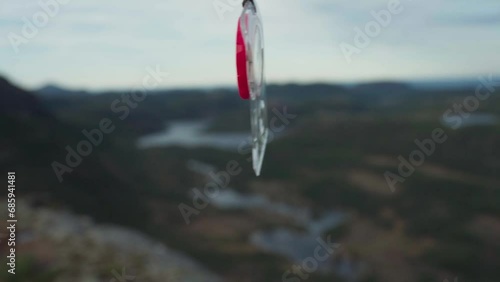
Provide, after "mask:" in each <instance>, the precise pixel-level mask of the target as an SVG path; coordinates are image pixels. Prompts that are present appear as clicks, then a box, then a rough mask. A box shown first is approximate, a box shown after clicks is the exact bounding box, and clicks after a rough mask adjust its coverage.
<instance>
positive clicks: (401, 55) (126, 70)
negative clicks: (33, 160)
mask: <svg viewBox="0 0 500 282" xmlns="http://www.w3.org/2000/svg"><path fill="white" fill-rule="evenodd" d="M57 1H59V2H57ZM393 1H397V0H370V1H352V0H286V1H285V0H283V1H278V0H260V1H257V3H258V4H259V8H260V12H261V14H262V18H263V25H264V36H265V45H266V47H265V64H266V70H265V72H266V78H267V81H268V82H270V83H289V82H294V83H310V82H331V83H352V82H361V81H376V80H414V79H435V78H454V77H457V78H462V77H473V78H474V77H477V76H479V75H486V74H499V73H500V52H499V50H500V1H498V0H475V1H470V0H413V1H412V0H401V1H399V6H397V7H398V9H396V10H397V11H399V12H397V13H396V12H395V9H389V7H396V6H394V5H396V4H394V2H393ZM49 2H50V3H52V5H48V6H50V7H56V8H54V9H52V10H49V11H54V12H51V13H50V15H48V12H46V10H44V9H43V7H42V6H44V5H42V4H40V3H49ZM241 10H242V8H241V0H183V1H181V0H177V1H173V0H141V1H126V0H106V1H102V0H8V1H6V0H2V1H1V2H0V75H2V76H6V77H7V78H9V79H11V80H13V81H14V82H15V83H18V84H20V85H22V86H24V87H26V88H28V89H36V88H39V87H41V86H43V85H45V84H48V83H53V84H57V85H61V86H63V87H68V88H74V89H82V88H83V89H88V90H104V89H114V88H124V87H133V86H136V85H138V84H140V82H141V81H142V78H143V77H144V76H145V75H147V72H146V68H148V67H150V68H155V67H157V66H158V67H159V68H160V69H161V70H162V71H164V72H168V73H169V74H170V75H169V77H168V79H166V80H164V81H162V82H161V85H160V87H162V88H178V87H216V86H235V85H236V68H235V49H236V48H235V38H236V25H237V19H238V17H239V16H240V13H241ZM380 11H387V12H382V13H384V14H386V15H387V13H389V15H390V20H387V21H385V22H382V21H380V22H373V21H376V20H375V18H374V16H373V13H380ZM44 15H46V17H45V18H44ZM35 21H37V22H38V26H35V28H36V31H35V32H32V33H29V32H28V33H26V32H24V33H23V28H24V30H25V31H26V30H29V28H27V26H29V25H30V24H32V23H34V22H35ZM370 22H371V23H370ZM381 23H382V24H383V25H382V24H381ZM367 25H368V26H371V27H372V30H371V33H370V35H367V36H368V38H369V43H368V44H366V42H365V44H356V41H355V36H356V34H358V35H359V33H358V31H359V30H361V31H362V32H363V34H366V31H364V30H365V28H366V26H367ZM377 26H378V27H379V28H378V29H377ZM358 43H359V42H358ZM362 43H363V42H362ZM342 46H343V47H342ZM346 46H348V48H347V47H346ZM16 48H17V51H18V52H16ZM346 50H348V51H349V52H351V55H350V56H347V57H348V58H349V60H348V59H347V57H346ZM353 50H354V51H353Z"/></svg>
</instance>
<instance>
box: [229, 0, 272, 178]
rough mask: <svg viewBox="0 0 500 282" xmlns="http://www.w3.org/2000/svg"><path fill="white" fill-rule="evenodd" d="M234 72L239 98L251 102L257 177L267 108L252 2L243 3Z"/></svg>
mask: <svg viewBox="0 0 500 282" xmlns="http://www.w3.org/2000/svg"><path fill="white" fill-rule="evenodd" d="M236 69H237V72H238V91H239V94H240V97H241V98H242V99H245V100H250V123H251V128H252V160H253V169H254V171H255V174H256V175H257V176H259V175H260V170H261V168H262V162H263V160H264V153H265V151H266V144H267V137H268V128H267V125H268V123H267V105H266V81H265V78H264V33H263V30H262V21H261V18H260V15H259V11H258V9H257V6H256V4H255V1H254V0H245V1H243V12H242V14H241V16H240V18H239V20H238V32H237V35H236Z"/></svg>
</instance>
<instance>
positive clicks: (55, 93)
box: [35, 84, 88, 97]
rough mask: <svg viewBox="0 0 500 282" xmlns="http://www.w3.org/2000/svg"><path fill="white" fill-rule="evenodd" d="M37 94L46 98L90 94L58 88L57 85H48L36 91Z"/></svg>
mask: <svg viewBox="0 0 500 282" xmlns="http://www.w3.org/2000/svg"><path fill="white" fill-rule="evenodd" d="M35 94H38V95H41V96H44V97H59V96H66V95H87V94H88V92H86V91H82V90H76V91H75V90H68V89H65V88H62V87H60V86H57V85H55V84H48V85H46V86H44V87H42V88H40V89H38V90H36V91H35Z"/></svg>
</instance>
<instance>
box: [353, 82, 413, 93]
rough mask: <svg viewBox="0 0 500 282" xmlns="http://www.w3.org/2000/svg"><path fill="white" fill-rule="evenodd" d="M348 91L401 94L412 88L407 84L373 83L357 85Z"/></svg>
mask: <svg viewBox="0 0 500 282" xmlns="http://www.w3.org/2000/svg"><path fill="white" fill-rule="evenodd" d="M349 90H350V91H351V92H353V93H360V94H391V93H398V94H403V93H407V92H410V91H413V87H412V86H411V85H409V84H406V83H399V82H374V83H363V84H357V85H355V86H353V87H352V88H350V89H349Z"/></svg>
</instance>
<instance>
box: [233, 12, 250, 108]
mask: <svg viewBox="0 0 500 282" xmlns="http://www.w3.org/2000/svg"><path fill="white" fill-rule="evenodd" d="M247 19H248V17H247ZM236 69H237V72H238V90H239V92H240V97H241V98H242V99H245V100H248V99H250V86H249V85H248V69H247V50H246V45H245V40H244V39H243V32H242V30H241V21H238V32H237V34H236Z"/></svg>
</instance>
